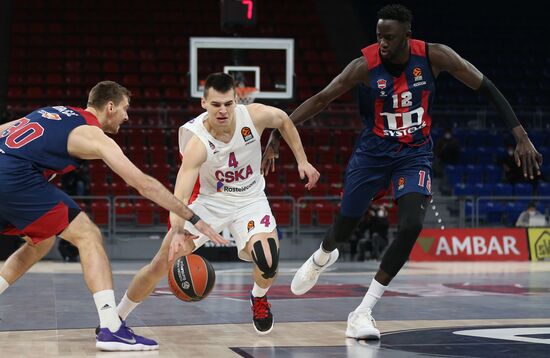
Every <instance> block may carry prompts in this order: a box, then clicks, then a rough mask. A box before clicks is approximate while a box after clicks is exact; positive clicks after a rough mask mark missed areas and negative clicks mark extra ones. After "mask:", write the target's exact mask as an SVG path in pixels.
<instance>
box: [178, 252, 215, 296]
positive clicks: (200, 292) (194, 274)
mask: <svg viewBox="0 0 550 358" xmlns="http://www.w3.org/2000/svg"><path fill="white" fill-rule="evenodd" d="M215 282H216V271H214V267H212V264H211V263H210V262H208V260H206V259H205V258H203V257H202V256H199V255H189V256H181V257H178V258H177V259H176V260H174V264H173V265H172V267H171V269H170V271H169V272H168V284H169V285H170V289H171V290H172V293H173V294H174V295H175V296H176V297H177V298H179V299H180V300H183V301H186V302H193V301H200V300H202V299H203V298H205V297H206V296H208V294H209V293H210V291H212V288H213V287H214V283H215Z"/></svg>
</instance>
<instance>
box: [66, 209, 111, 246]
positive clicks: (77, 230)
mask: <svg viewBox="0 0 550 358" xmlns="http://www.w3.org/2000/svg"><path fill="white" fill-rule="evenodd" d="M68 229H69V230H65V231H64V232H63V233H62V234H61V235H60V236H61V237H62V238H63V239H65V240H67V241H69V242H71V243H72V244H73V245H75V246H76V247H78V248H80V247H81V246H83V245H90V244H93V245H95V244H103V235H102V234H101V231H100V230H99V227H98V226H97V225H96V224H94V223H93V222H92V221H91V220H90V218H89V217H88V216H87V215H86V214H85V213H80V214H79V215H78V217H76V218H75V219H74V220H73V222H71V224H70V225H69V228H68Z"/></svg>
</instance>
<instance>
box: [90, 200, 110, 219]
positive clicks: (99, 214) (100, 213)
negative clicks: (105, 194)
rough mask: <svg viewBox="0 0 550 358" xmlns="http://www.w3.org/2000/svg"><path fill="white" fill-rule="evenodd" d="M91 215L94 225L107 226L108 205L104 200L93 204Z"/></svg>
mask: <svg viewBox="0 0 550 358" xmlns="http://www.w3.org/2000/svg"><path fill="white" fill-rule="evenodd" d="M91 214H92V217H93V219H94V223H95V224H96V225H107V224H108V223H109V203H107V202H106V201H104V200H101V201H98V202H93V203H92V206H91Z"/></svg>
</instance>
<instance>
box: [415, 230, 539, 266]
mask: <svg viewBox="0 0 550 358" xmlns="http://www.w3.org/2000/svg"><path fill="white" fill-rule="evenodd" d="M409 259H410V260H411V261H527V260H529V247H528V244H527V234H526V230H525V229H492V228H484V229H445V230H441V229H424V230H422V232H421V233H420V237H419V238H418V240H417V241H416V243H415V244H414V247H413V250H412V252H411V256H410V258H409Z"/></svg>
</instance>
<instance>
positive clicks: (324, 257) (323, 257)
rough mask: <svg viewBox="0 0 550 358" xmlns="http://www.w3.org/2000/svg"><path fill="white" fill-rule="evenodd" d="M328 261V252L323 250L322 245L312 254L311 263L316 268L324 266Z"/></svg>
mask: <svg viewBox="0 0 550 358" xmlns="http://www.w3.org/2000/svg"><path fill="white" fill-rule="evenodd" d="M329 259H330V252H326V251H325V250H324V249H323V244H321V247H319V249H318V250H317V251H315V252H314V253H313V262H314V263H315V264H317V265H318V266H324V265H325V264H326V263H327V262H328V260H329Z"/></svg>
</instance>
